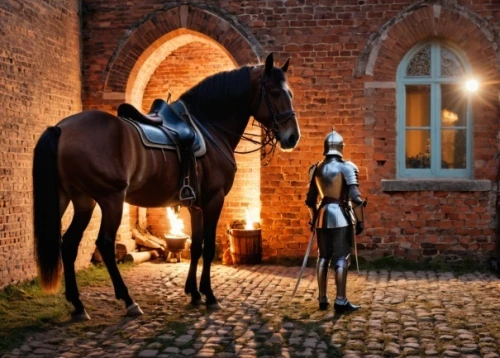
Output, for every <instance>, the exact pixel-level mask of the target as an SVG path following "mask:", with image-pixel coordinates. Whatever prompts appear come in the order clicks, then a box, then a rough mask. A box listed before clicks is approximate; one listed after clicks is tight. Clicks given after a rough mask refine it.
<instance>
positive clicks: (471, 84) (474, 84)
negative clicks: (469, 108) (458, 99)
mask: <svg viewBox="0 0 500 358" xmlns="http://www.w3.org/2000/svg"><path fill="white" fill-rule="evenodd" d="M465 88H466V89H467V91H469V92H475V91H477V90H478V88H479V82H478V81H477V80H475V79H470V80H467V82H465Z"/></svg>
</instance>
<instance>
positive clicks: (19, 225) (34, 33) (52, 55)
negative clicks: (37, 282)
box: [0, 0, 93, 287]
mask: <svg viewBox="0 0 500 358" xmlns="http://www.w3.org/2000/svg"><path fill="white" fill-rule="evenodd" d="M78 8H79V1H78V0H57V1H55V0H50V1H21V0H3V1H1V2H0V19H1V26H0V287H3V286H5V285H7V284H9V283H13V282H16V281H19V280H22V279H26V278H31V277H33V276H35V275H36V267H35V261H34V256H33V247H34V246H33V228H32V182H31V167H32V159H33V158H32V152H33V148H34V145H35V143H36V141H37V140H38V137H39V136H40V134H41V133H42V132H43V131H44V130H45V128H46V127H47V126H49V125H54V124H56V123H57V122H58V121H59V120H61V119H62V118H63V117H65V116H67V115H70V114H73V113H75V112H78V111H80V110H81V108H82V107H81V78H80V35H79V34H80V21H79V17H78ZM68 214H70V213H68ZM67 222H68V219H67V218H65V225H67ZM83 246H84V249H83V250H82V252H81V253H80V256H79V259H81V258H82V257H85V259H83V260H80V261H79V264H80V266H81V265H83V264H85V263H87V264H88V262H89V261H90V255H92V252H93V248H92V247H91V246H92V245H91V244H90V245H88V244H87V243H84V244H83ZM84 262H85V263H84Z"/></svg>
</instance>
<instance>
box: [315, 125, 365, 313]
mask: <svg viewBox="0 0 500 358" xmlns="http://www.w3.org/2000/svg"><path fill="white" fill-rule="evenodd" d="M343 149H344V141H343V139H342V137H341V136H340V135H339V134H338V133H337V132H335V131H333V130H332V132H331V133H329V134H328V135H327V136H326V138H325V143H324V152H323V155H324V156H325V159H324V160H323V161H321V162H319V163H317V164H314V165H313V166H312V167H311V169H310V170H309V191H308V193H307V199H306V205H307V206H308V208H309V212H310V214H311V222H310V224H311V226H312V228H313V230H316V237H317V242H318V250H319V255H318V262H317V267H316V272H317V279H318V290H319V297H318V300H319V308H320V310H326V309H327V308H328V307H329V305H330V302H329V300H328V296H327V283H328V271H329V266H330V262H332V265H334V268H335V283H336V286H337V296H336V298H335V302H334V309H335V311H336V312H337V313H343V312H350V311H355V310H357V309H359V308H360V306H356V305H354V304H352V303H350V302H349V300H348V299H347V297H346V287H347V270H348V267H349V265H350V263H351V250H352V248H353V245H354V244H355V241H354V232H355V233H356V235H359V234H361V232H362V231H363V229H364V222H363V221H364V219H363V208H364V207H365V206H366V200H363V199H362V198H361V194H360V192H359V189H358V185H359V184H358V173H359V171H358V168H357V167H356V165H355V164H354V163H352V162H350V161H348V160H344V159H343Z"/></svg>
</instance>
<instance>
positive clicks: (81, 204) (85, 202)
mask: <svg viewBox="0 0 500 358" xmlns="http://www.w3.org/2000/svg"><path fill="white" fill-rule="evenodd" d="M72 201H73V206H74V210H75V213H74V216H73V220H72V221H71V224H70V226H69V227H68V230H66V232H65V234H64V236H63V242H62V246H61V253H62V260H63V265H64V280H65V284H66V290H65V291H66V292H65V294H66V299H67V300H68V301H69V302H71V303H72V304H73V306H74V307H75V311H74V312H73V313H72V314H71V317H72V318H73V320H75V321H81V320H88V319H90V317H89V315H88V314H87V312H86V311H85V308H84V307H83V303H82V301H80V294H79V292H78V286H77V285H76V277H75V260H76V256H77V254H78V246H79V245H80V241H81V240H82V236H83V232H84V231H85V229H86V228H87V225H88V224H89V221H90V219H91V218H92V213H93V211H94V207H95V201H94V200H93V199H91V198H90V197H87V196H79V197H77V198H74V199H73V200H72Z"/></svg>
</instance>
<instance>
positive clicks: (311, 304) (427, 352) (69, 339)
mask: <svg viewBox="0 0 500 358" xmlns="http://www.w3.org/2000/svg"><path fill="white" fill-rule="evenodd" d="M187 269H188V264H187V263H179V264H171V263H169V264H167V263H154V262H152V263H144V264H141V265H140V266H137V267H135V268H133V269H132V270H130V271H127V272H126V273H125V274H124V276H125V280H126V282H127V284H128V287H129V290H130V291H131V293H132V295H133V297H134V298H135V300H136V301H137V302H138V303H139V304H140V305H141V307H142V309H143V310H144V312H145V314H144V315H143V316H141V317H139V318H136V319H131V318H124V317H123V314H124V308H123V306H122V304H121V302H117V301H116V300H115V298H114V292H113V290H112V288H111V285H109V286H105V287H104V288H103V287H99V288H89V287H87V288H85V290H84V292H82V297H83V301H84V303H85V304H86V308H87V311H88V313H89V314H90V316H91V317H92V320H91V321H88V322H84V323H69V322H68V323H67V324H61V325H60V326H58V327H56V328H54V329H52V330H50V331H47V332H44V333H40V334H36V335H33V336H31V337H29V338H28V339H27V340H26V341H25V342H24V343H23V344H22V345H21V346H20V347H18V348H16V349H14V350H12V351H11V352H10V353H8V354H6V355H5V357H51V358H52V357H66V358H73V357H185V356H193V357H212V356H215V357H266V356H267V357H336V356H344V357H423V356H424V357H425V356H427V357H438V356H439V357H487V358H493V357H499V353H498V352H500V280H499V279H498V278H496V277H494V276H492V275H489V274H480V273H475V274H467V275H463V276H455V275H454V274H451V273H435V272H428V271H425V272H424V271H422V272H388V271H379V272H375V271H361V272H360V274H357V273H356V272H350V273H349V287H348V295H349V298H350V299H351V301H352V302H354V303H357V304H361V305H362V309H361V310H360V311H358V312H354V313H351V314H349V315H342V316H338V315H334V314H333V312H332V311H318V310H317V303H316V282H315V278H314V271H313V269H312V268H308V269H306V272H305V275H304V277H303V280H302V282H301V285H300V286H299V290H298V294H297V295H296V297H295V298H294V299H293V300H292V297H291V296H292V292H293V288H294V286H295V282H296V278H297V276H298V272H299V267H283V266H264V265H258V266H222V265H215V266H213V271H212V277H213V281H212V282H213V288H214V292H215V293H216V295H217V296H218V297H219V299H220V301H221V303H222V304H223V306H224V310H221V311H217V312H207V311H206V309H205V307H204V306H201V307H198V308H193V307H191V306H189V304H188V302H189V298H188V297H187V296H185V295H184V293H183V288H184V281H185V278H186V275H187ZM199 269H200V270H201V267H200V268H199ZM334 287H335V286H334V282H333V278H331V279H330V284H329V290H330V296H333V294H334ZM68 314H69V312H68Z"/></svg>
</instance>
